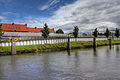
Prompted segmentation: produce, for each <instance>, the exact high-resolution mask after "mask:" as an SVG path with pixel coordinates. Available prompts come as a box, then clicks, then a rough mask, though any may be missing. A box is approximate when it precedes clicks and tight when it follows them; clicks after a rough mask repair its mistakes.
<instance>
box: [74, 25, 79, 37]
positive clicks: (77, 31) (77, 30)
mask: <svg viewBox="0 0 120 80" xmlns="http://www.w3.org/2000/svg"><path fill="white" fill-rule="evenodd" d="M78 33H79V28H78V27H77V26H75V27H74V30H73V35H74V37H75V38H77V37H78Z"/></svg>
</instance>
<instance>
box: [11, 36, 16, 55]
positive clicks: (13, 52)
mask: <svg viewBox="0 0 120 80" xmlns="http://www.w3.org/2000/svg"><path fill="white" fill-rule="evenodd" d="M11 52H12V53H11V54H12V55H15V54H16V42H15V38H12V42H11Z"/></svg>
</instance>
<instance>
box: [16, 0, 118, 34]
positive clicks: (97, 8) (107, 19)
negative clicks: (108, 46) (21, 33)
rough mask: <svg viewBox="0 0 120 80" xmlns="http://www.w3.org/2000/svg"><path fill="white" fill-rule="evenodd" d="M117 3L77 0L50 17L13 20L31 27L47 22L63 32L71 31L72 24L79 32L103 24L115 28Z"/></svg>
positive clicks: (116, 25) (105, 0)
mask: <svg viewBox="0 0 120 80" xmlns="http://www.w3.org/2000/svg"><path fill="white" fill-rule="evenodd" d="M54 1H55V0H54ZM54 3H55V2H54ZM51 4H53V3H51ZM119 4H120V0H114V1H113V0H77V1H76V2H74V3H72V4H68V5H66V6H63V7H60V8H59V9H58V10H57V11H55V12H54V15H53V16H52V17H50V18H47V19H46V18H45V19H39V18H31V19H26V20H15V22H19V23H20V22H21V23H27V24H28V25H29V26H31V27H33V26H34V27H35V26H43V25H44V23H48V25H49V26H50V28H53V27H54V28H55V29H58V28H61V29H63V30H64V31H65V32H71V31H72V30H73V26H76V25H77V26H78V27H79V29H80V32H83V31H91V30H93V29H95V28H97V27H98V28H99V27H104V26H105V27H109V28H115V27H119V26H118V25H120V11H119V10H120V5H119ZM44 9H45V8H44ZM119 28H120V27H119ZM103 30H104V28H103Z"/></svg>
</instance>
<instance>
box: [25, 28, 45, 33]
mask: <svg viewBox="0 0 120 80" xmlns="http://www.w3.org/2000/svg"><path fill="white" fill-rule="evenodd" d="M27 30H28V32H41V30H43V28H29V27H28V28H27Z"/></svg>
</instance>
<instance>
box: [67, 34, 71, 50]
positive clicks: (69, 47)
mask: <svg viewBox="0 0 120 80" xmlns="http://www.w3.org/2000/svg"><path fill="white" fill-rule="evenodd" d="M70 49H71V46H70V37H69V36H68V46H67V50H70Z"/></svg>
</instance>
